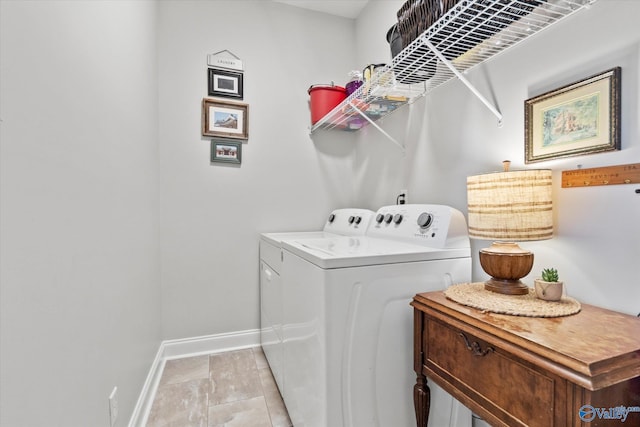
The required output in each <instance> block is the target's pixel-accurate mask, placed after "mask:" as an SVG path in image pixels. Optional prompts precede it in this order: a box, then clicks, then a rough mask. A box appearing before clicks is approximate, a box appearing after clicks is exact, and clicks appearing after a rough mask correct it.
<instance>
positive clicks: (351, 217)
mask: <svg viewBox="0 0 640 427" xmlns="http://www.w3.org/2000/svg"><path fill="white" fill-rule="evenodd" d="M355 220H356V217H355V216H353V215H351V216H350V217H349V224H353V221H355Z"/></svg>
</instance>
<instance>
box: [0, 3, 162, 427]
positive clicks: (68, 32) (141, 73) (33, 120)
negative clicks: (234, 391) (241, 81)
mask: <svg viewBox="0 0 640 427" xmlns="http://www.w3.org/2000/svg"><path fill="white" fill-rule="evenodd" d="M0 15H1V20H0V28H1V33H0V42H1V45H0V65H1V71H2V74H1V80H0V92H1V93H2V96H1V99H0V108H1V114H0V120H1V122H0V142H1V143H0V150H1V157H0V158H1V168H0V171H1V180H0V190H1V192H0V196H1V203H0V213H1V216H0V237H1V240H0V245H1V246H0V248H1V257H0V279H1V280H0V294H1V295H0V337H1V338H0V340H1V342H0V425H2V426H6V427H20V426H25V427H37V426H60V427H86V426H96V427H101V426H108V425H109V416H108V403H107V398H108V396H109V394H110V393H111V390H112V388H113V387H114V386H118V390H119V403H120V417H119V420H118V423H117V424H116V425H118V426H122V425H126V421H127V420H128V418H129V415H130V414H131V411H132V409H133V405H134V403H135V401H136V399H137V397H138V394H139V393H140V390H141V387H142V384H143V382H144V379H145V377H146V374H147V372H148V369H149V366H150V364H151V362H152V360H153V357H154V356H155V353H156V351H157V349H158V345H159V343H160V329H159V323H160V322H159V306H160V301H159V296H160V292H159V286H158V282H159V254H158V248H159V243H158V241H159V240H158V224H159V223H158V190H157V169H158V167H157V161H158V159H157V144H156V141H157V125H158V121H157V105H158V103H157V92H156V87H157V72H156V65H157V64H156V38H155V35H156V5H155V3H153V2H143V1H133V2H121V1H106V2H101V1H91V2H79V1H55V2H54V1H31V2H26V1H5V0H3V1H1V2H0Z"/></svg>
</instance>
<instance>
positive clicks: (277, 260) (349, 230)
mask: <svg viewBox="0 0 640 427" xmlns="http://www.w3.org/2000/svg"><path fill="white" fill-rule="evenodd" d="M374 215H375V212H373V211H371V210H368V209H355V208H354V209H336V210H334V211H333V212H331V213H330V214H329V216H328V218H327V221H326V222H325V224H324V227H323V229H322V231H300V232H283V233H263V234H261V235H260V249H259V251H260V343H261V345H262V349H263V351H264V354H265V356H266V358H267V361H268V362H269V366H270V367H271V371H272V372H273V376H274V378H275V380H276V384H277V385H278V387H279V388H280V392H281V393H282V392H283V390H284V389H283V383H284V378H283V366H282V364H283V348H282V346H283V344H282V284H281V278H280V270H281V265H282V254H281V246H282V241H283V240H286V239H295V238H315V239H321V238H328V237H336V236H356V235H364V234H365V232H366V230H367V227H368V226H369V223H370V222H371V220H372V219H373V217H374Z"/></svg>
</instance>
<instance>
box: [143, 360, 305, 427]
mask: <svg viewBox="0 0 640 427" xmlns="http://www.w3.org/2000/svg"><path fill="white" fill-rule="evenodd" d="M291 425H292V424H291V420H290V419H289V415H288V414H287V410H286V408H285V406H284V403H283V402H282V397H281V396H280V392H279V391H278V387H277V386H276V383H275V381H274V379H273V375H272V374H271V370H270V369H269V365H268V363H267V360H266V358H265V357H264V353H263V352H262V348H260V347H254V348H250V349H245V350H237V351H230V352H226V353H219V354H212V355H204V356H195V357H188V358H184V359H175V360H168V361H167V362H166V364H165V367H164V371H163V373H162V378H161V379H160V384H159V386H158V390H157V392H156V396H155V399H154V401H153V405H152V407H151V412H150V414H149V419H148V421H147V424H146V427H291Z"/></svg>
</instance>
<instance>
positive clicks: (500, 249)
mask: <svg viewBox="0 0 640 427" xmlns="http://www.w3.org/2000/svg"><path fill="white" fill-rule="evenodd" d="M480 265H481V266H482V268H483V270H484V271H485V272H486V273H487V274H488V275H490V276H491V279H489V280H487V281H486V282H485V283H484V288H485V289H486V290H488V291H491V292H496V293H499V294H506V295H526V294H528V293H529V288H528V287H527V285H525V284H524V283H522V282H521V281H520V279H521V278H522V277H524V276H526V275H527V274H529V272H530V271H531V268H532V267H533V253H531V252H529V251H525V250H523V249H522V248H521V247H520V246H518V245H517V244H516V243H511V242H494V243H493V244H492V245H491V246H490V247H489V248H486V249H482V250H481V251H480Z"/></svg>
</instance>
